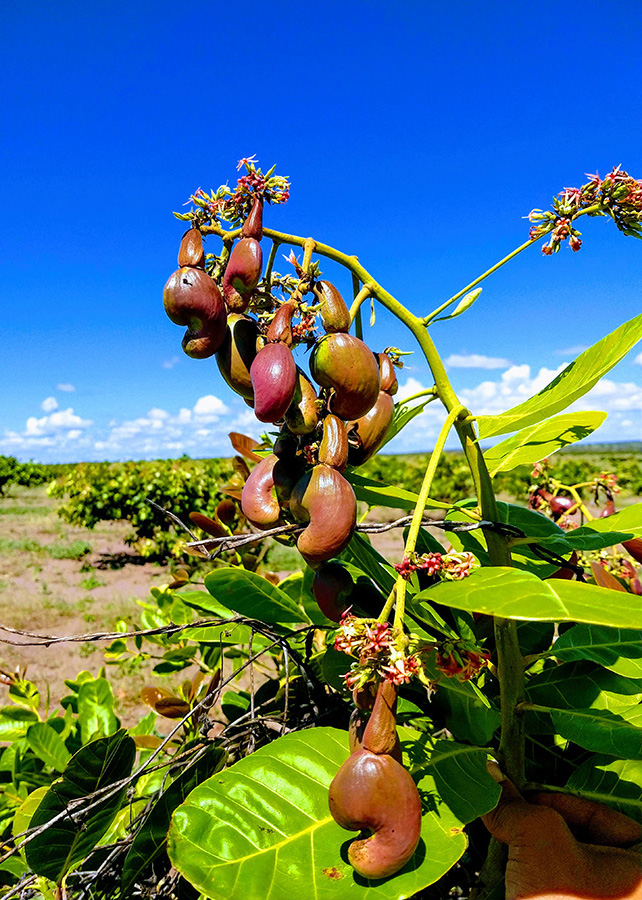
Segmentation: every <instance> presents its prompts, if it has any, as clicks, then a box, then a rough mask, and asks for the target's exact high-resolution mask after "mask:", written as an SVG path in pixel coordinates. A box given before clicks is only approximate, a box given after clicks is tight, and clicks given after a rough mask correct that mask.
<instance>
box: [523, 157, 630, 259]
mask: <svg viewBox="0 0 642 900" xmlns="http://www.w3.org/2000/svg"><path fill="white" fill-rule="evenodd" d="M587 178H589V179H590V181H588V182H587V183H586V184H585V185H583V186H582V187H581V188H564V190H563V191H560V193H559V194H558V195H557V197H556V198H555V199H554V200H553V209H552V210H546V211H544V210H541V209H534V210H532V211H531V212H530V213H529V215H528V218H529V220H530V221H531V222H534V223H536V224H534V225H533V226H532V227H531V229H530V234H529V238H530V240H532V241H534V240H537V239H538V238H540V237H543V236H544V235H546V234H550V238H549V240H548V242H547V243H546V244H544V245H543V246H542V253H544V254H545V255H546V256H551V255H552V254H553V253H557V251H558V250H559V248H560V246H561V244H562V242H563V241H565V240H567V239H568V242H569V246H570V248H571V250H574V251H577V250H579V249H580V247H581V246H582V241H581V239H580V232H579V231H578V230H577V229H576V228H574V227H573V224H572V222H573V220H574V219H575V218H576V216H578V215H579V214H580V213H582V212H587V213H588V215H592V216H610V217H611V218H612V219H613V221H614V222H615V224H616V225H617V227H618V228H619V229H620V231H622V232H624V234H628V235H630V236H632V237H638V238H642V180H637V179H635V178H632V177H631V176H630V175H629V174H628V173H627V172H624V171H622V170H621V169H620V167H619V166H616V167H615V168H614V169H613V170H612V171H611V172H609V174H608V175H607V176H606V177H605V178H600V176H599V175H598V174H595V175H587Z"/></svg>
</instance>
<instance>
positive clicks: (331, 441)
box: [319, 415, 348, 472]
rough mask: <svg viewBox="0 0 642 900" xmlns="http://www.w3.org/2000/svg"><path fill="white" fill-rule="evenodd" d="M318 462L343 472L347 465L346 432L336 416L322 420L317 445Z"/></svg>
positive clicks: (329, 416)
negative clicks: (321, 430)
mask: <svg viewBox="0 0 642 900" xmlns="http://www.w3.org/2000/svg"><path fill="white" fill-rule="evenodd" d="M319 462H320V463H323V464H324V465H325V466H332V468H333V469H336V470H337V472H343V470H344V469H345V467H346V465H347V464H348V432H347V431H346V426H345V424H344V423H343V422H342V421H341V419H339V418H338V417H337V416H333V415H328V416H326V417H325V419H324V420H323V438H322V439H321V444H320V445H319Z"/></svg>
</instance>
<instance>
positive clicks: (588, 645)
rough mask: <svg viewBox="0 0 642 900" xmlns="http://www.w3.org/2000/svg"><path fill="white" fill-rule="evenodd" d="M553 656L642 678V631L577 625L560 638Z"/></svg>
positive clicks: (552, 652) (630, 676) (552, 653)
mask: <svg viewBox="0 0 642 900" xmlns="http://www.w3.org/2000/svg"><path fill="white" fill-rule="evenodd" d="M550 655H552V656H556V657H557V658H558V659H561V660H569V661H571V660H575V659H590V660H592V661H593V662H596V663H599V664H600V665H601V666H605V667H606V668H607V669H611V671H613V672H617V673H618V674H619V675H624V676H625V677H627V678H640V677H642V631H629V630H626V629H622V628H607V627H605V626H603V625H575V626H574V627H573V628H569V629H568V631H565V632H564V633H563V634H561V635H560V636H559V638H558V639H557V641H556V642H555V645H554V647H553V649H552V650H551V651H550Z"/></svg>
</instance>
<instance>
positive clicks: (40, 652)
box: [0, 485, 170, 724]
mask: <svg viewBox="0 0 642 900" xmlns="http://www.w3.org/2000/svg"><path fill="white" fill-rule="evenodd" d="M56 506H57V501H55V500H53V499H51V498H49V497H47V493H46V489H45V488H44V487H38V488H23V487H19V486H15V485H14V486H11V488H10V489H9V491H8V493H7V496H5V497H4V498H0V626H8V627H10V628H17V629H22V630H27V631H31V632H34V633H36V634H46V635H67V636H69V635H83V634H87V633H92V632H99V631H111V630H112V629H113V628H114V626H115V623H116V622H117V620H119V619H124V620H126V621H131V622H133V621H136V620H137V619H138V614H139V612H140V609H139V607H138V605H137V601H139V600H144V599H145V598H146V597H148V595H149V591H150V588H151V587H153V586H155V585H162V584H167V583H168V581H169V580H170V576H169V570H168V569H167V568H166V567H164V566H160V565H158V564H156V563H151V562H146V561H145V560H143V559H141V558H140V557H137V556H136V555H135V554H134V553H133V552H132V551H131V549H130V548H129V547H128V546H127V545H126V544H125V540H124V539H125V537H126V536H127V534H128V532H129V531H130V530H131V529H130V526H129V525H128V524H127V523H126V522H101V523H99V524H98V525H97V526H96V527H95V528H94V529H91V530H90V529H87V528H78V527H75V526H72V525H68V524H67V523H65V522H63V521H62V520H61V519H59V518H58V516H57V514H56ZM83 545H88V546H89V552H88V553H86V554H84V555H81V554H82V550H83V549H85V548H84V547H83ZM52 554H54V555H52ZM67 554H69V555H73V554H76V555H77V558H67V559H65V558H62V559H59V558H55V556H56V555H63V556H64V555H67ZM28 640H29V638H27V637H24V636H21V635H14V634H11V633H8V632H7V631H4V630H0V669H2V670H4V671H5V672H14V671H15V670H16V669H19V670H20V672H21V673H22V674H24V673H25V672H26V673H27V677H28V678H29V679H30V680H31V681H34V682H35V683H36V684H37V685H38V687H39V689H40V692H41V695H45V694H46V690H47V685H48V686H49V689H50V692H51V698H52V705H53V704H54V703H56V702H57V701H58V700H59V699H60V698H61V697H63V696H64V695H65V694H66V693H68V690H67V688H66V687H65V685H64V682H65V680H66V679H73V678H75V677H76V675H77V674H78V673H79V672H80V671H82V670H83V669H86V670H89V671H90V672H91V673H92V674H93V675H96V674H97V673H98V671H99V669H100V668H101V666H103V665H104V664H105V661H104V658H103V649H104V647H105V644H103V643H90V642H86V641H82V640H81V641H79V642H74V643H62V644H50V645H49V646H38V647H30V646H24V645H23V646H20V644H21V643H23V642H25V641H28ZM148 668H151V665H150V666H149V667H148ZM109 677H110V680H111V681H112V685H113V688H114V693H115V695H116V700H117V704H118V707H119V710H118V711H119V713H120V714H121V715H122V717H123V720H124V723H125V724H131V721H132V717H133V721H135V720H136V719H137V718H138V717H139V716H140V715H141V714H144V712H145V711H146V707H144V706H143V705H142V704H141V703H140V700H139V693H140V688H141V687H142V686H143V685H144V684H145V683H146V682H149V680H150V679H149V676H146V673H145V672H144V671H143V672H137V673H135V674H132V673H127V674H124V673H123V672H122V671H121V668H120V667H118V666H112V667H110V671H109ZM6 692H7V688H4V687H0V703H2V702H8V695H7V693H6ZM2 694H4V697H3V696H2Z"/></svg>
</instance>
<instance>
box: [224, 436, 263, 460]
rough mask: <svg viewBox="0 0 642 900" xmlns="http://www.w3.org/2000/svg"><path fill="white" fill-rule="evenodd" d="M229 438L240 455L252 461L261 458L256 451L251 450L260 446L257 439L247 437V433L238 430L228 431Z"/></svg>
mask: <svg viewBox="0 0 642 900" xmlns="http://www.w3.org/2000/svg"><path fill="white" fill-rule="evenodd" d="M229 439H230V441H231V443H232V446H233V447H234V449H235V450H236V452H237V453H240V454H241V456H245V457H246V458H247V459H251V460H252V462H259V461H260V460H261V457H260V456H259V455H258V454H257V453H253V452H252V451H253V450H255V449H256V448H257V447H260V446H261V444H260V443H259V441H255V440H254V438H251V437H248V436H247V434H240V433H239V432H238V431H230V433H229Z"/></svg>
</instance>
